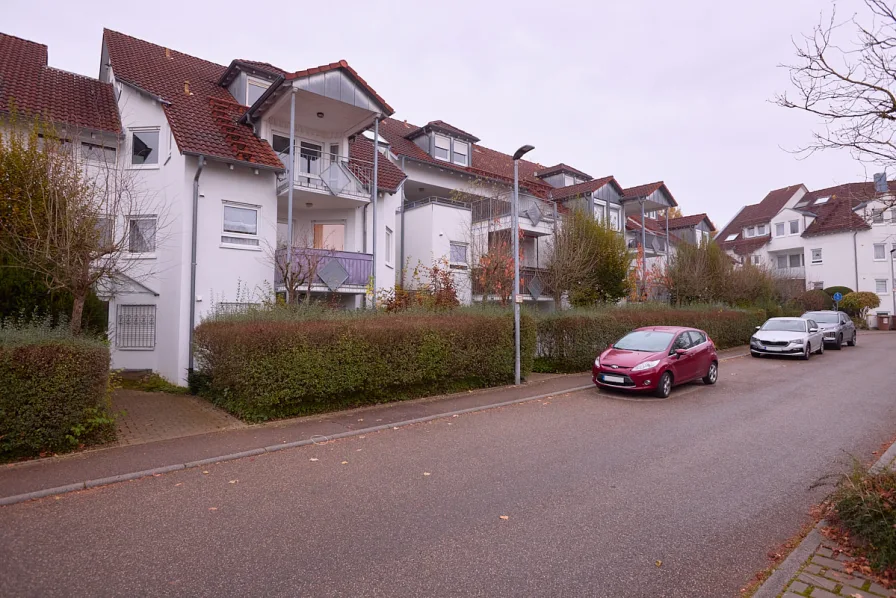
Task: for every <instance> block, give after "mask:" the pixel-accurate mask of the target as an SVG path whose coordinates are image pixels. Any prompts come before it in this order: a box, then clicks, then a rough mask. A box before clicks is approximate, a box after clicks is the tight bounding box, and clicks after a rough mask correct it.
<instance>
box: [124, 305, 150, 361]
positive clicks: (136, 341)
mask: <svg viewBox="0 0 896 598" xmlns="http://www.w3.org/2000/svg"><path fill="white" fill-rule="evenodd" d="M116 322H117V325H116V327H115V346H116V347H117V348H119V349H138V350H140V349H142V350H144V351H151V350H153V349H155V347H156V306H155V305H119V306H118V307H117V313H116Z"/></svg>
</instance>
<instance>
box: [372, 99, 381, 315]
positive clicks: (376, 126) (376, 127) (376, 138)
mask: <svg viewBox="0 0 896 598" xmlns="http://www.w3.org/2000/svg"><path fill="white" fill-rule="evenodd" d="M379 155H380V115H379V114H377V115H376V118H374V119H373V177H371V178H372V179H373V183H372V184H371V186H370V187H371V189H370V194H371V196H372V197H371V202H372V203H373V235H372V236H373V275H372V276H371V287H372V290H373V297H372V298H371V303H372V304H373V309H376V265H377V261H376V256H377V251H376V224H377V218H376V212H377V205H376V204H377V201H376V200H377V195H379V193H378V191H377V184H378V181H377V174H379V173H378V172H377V170H379Z"/></svg>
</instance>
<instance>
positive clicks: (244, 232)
mask: <svg viewBox="0 0 896 598" xmlns="http://www.w3.org/2000/svg"><path fill="white" fill-rule="evenodd" d="M258 210H259V208H258V206H248V205H243V204H236V203H230V202H224V228H223V234H222V235H221V243H223V244H225V245H239V246H241V247H258V246H259V243H260V242H259V239H258Z"/></svg>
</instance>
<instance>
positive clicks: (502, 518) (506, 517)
mask: <svg viewBox="0 0 896 598" xmlns="http://www.w3.org/2000/svg"><path fill="white" fill-rule="evenodd" d="M498 519H500V520H502V521H507V520H508V519H510V517H509V516H507V515H499V516H498Z"/></svg>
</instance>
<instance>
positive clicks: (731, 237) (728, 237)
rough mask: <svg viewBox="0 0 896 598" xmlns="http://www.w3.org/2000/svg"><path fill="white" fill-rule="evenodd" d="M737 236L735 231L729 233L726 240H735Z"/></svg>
mask: <svg viewBox="0 0 896 598" xmlns="http://www.w3.org/2000/svg"><path fill="white" fill-rule="evenodd" d="M736 238H737V233H734V234H733V235H728V236H727V237H725V241H726V242H727V241H733V240H735V239H736Z"/></svg>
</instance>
